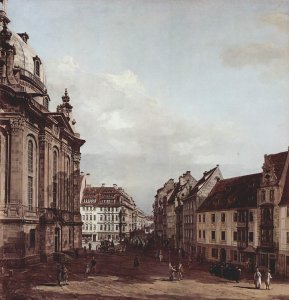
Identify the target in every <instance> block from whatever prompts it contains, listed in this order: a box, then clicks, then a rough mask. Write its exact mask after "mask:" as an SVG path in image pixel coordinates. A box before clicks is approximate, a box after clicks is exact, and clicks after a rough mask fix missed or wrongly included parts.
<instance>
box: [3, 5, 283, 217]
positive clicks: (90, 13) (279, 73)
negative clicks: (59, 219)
mask: <svg viewBox="0 0 289 300" xmlns="http://www.w3.org/2000/svg"><path fill="white" fill-rule="evenodd" d="M288 13H289V3H288V1H278V0H274V1H266V0H263V1H261V0H258V1H257V0H256V1H254V0H250V1H244V0H243V1H238V0H236V1H234V0H227V1H213V0H211V1H201V0H199V1H198V0H195V1H192V0H191V1H157V0H154V1H129V0H122V1H120V0H119V1H112V0H106V1H104V0H102V1H98V0H95V1H94V0H86V1H84V0H70V1H68V0H48V1H39V0H38V1H37V0H24V1H23V0H9V6H8V16H9V17H10V19H11V21H12V22H11V25H10V27H11V28H12V29H13V30H15V31H17V32H25V31H26V32H27V33H28V34H29V36H30V40H29V43H30V44H31V45H32V46H33V47H34V48H35V49H36V50H37V52H38V54H39V56H40V57H41V59H42V61H44V63H45V66H46V70H47V71H46V72H47V86H48V92H49V94H50V96H51V99H52V102H51V109H52V110H53V109H55V107H56V105H57V104H58V103H59V101H60V99H61V96H62V94H63V91H64V88H68V91H69V94H70V97H71V102H72V105H73V106H74V114H75V118H76V120H77V128H78V130H79V132H80V133H81V135H82V137H83V138H84V139H86V140H87V143H86V144H85V146H83V149H82V170H83V171H84V172H89V173H90V174H91V176H90V181H91V184H93V185H99V184H101V183H102V182H105V183H106V184H107V185H112V184H113V183H116V184H118V185H119V186H122V187H123V188H125V189H126V190H127V192H128V193H130V194H131V195H132V196H133V197H134V199H135V201H136V203H137V204H138V205H139V206H140V207H141V208H142V209H143V210H144V211H146V212H147V213H150V212H151V205H152V202H153V200H154V195H155V191H156V189H158V188H159V187H161V186H162V185H163V184H164V182H165V181H167V180H168V179H169V178H175V179H176V180H177V179H178V177H179V176H180V175H181V174H182V173H184V172H185V171H187V170H191V172H192V175H193V176H194V177H195V178H196V179H198V178H200V177H201V174H202V173H203V171H205V170H206V169H210V168H212V167H214V166H215V165H216V164H220V168H221V171H222V173H223V175H224V177H231V176H238V175H243V174H249V173H252V172H260V171H261V167H262V163H263V155H264V154H265V153H267V154H269V153H277V152H281V151H286V150H287V148H288V145H289V143H288V136H289V134H288V131H289V124H288V120H289V118H288V117H289V116H288V114H289V104H288V103H289V101H288V98H289V85H288V80H289V44H288V43H289V42H288V41H289V39H288V34H289V14H288Z"/></svg>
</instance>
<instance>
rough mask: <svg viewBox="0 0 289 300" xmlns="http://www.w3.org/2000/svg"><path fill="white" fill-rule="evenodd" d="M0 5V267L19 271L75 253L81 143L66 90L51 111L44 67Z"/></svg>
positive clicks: (78, 244) (78, 229)
mask: <svg viewBox="0 0 289 300" xmlns="http://www.w3.org/2000/svg"><path fill="white" fill-rule="evenodd" d="M0 5H1V7H2V10H0V165H1V168H0V260H3V261H5V262H6V263H8V264H18V265H19V264H25V263H28V262H32V261H33V262H36V261H39V260H40V259H42V260H47V259H50V258H52V256H53V253H55V252H61V251H66V250H70V249H75V248H80V247H81V225H82V223H81V215H80V211H79V202H80V201H79V176H80V171H79V166H80V147H81V146H82V145H83V144H84V142H85V141H84V140H82V139H81V138H80V136H79V134H78V133H77V131H76V129H75V123H76V121H75V120H74V118H73V114H72V108H73V107H72V105H71V102H70V97H69V95H68V93H67V90H65V93H64V95H63V97H62V101H61V103H60V105H58V106H57V110H56V112H54V111H50V110H49V104H50V97H49V95H48V91H47V89H46V78H45V71H44V66H43V62H42V60H41V59H40V57H39V56H38V55H37V53H36V52H35V51H34V50H33V49H32V47H31V46H30V45H29V42H28V39H29V36H28V34H27V33H15V32H12V31H10V29H9V28H8V23H9V22H10V20H9V19H8V17H7V15H6V12H5V8H6V6H7V0H2V1H1V3H0ZM0 9H1V8H0ZM32 17H33V16H32ZM43 38H45V37H43Z"/></svg>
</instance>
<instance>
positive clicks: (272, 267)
mask: <svg viewBox="0 0 289 300" xmlns="http://www.w3.org/2000/svg"><path fill="white" fill-rule="evenodd" d="M275 263H276V259H275V258H270V259H269V269H270V270H271V273H273V274H274V273H275Z"/></svg>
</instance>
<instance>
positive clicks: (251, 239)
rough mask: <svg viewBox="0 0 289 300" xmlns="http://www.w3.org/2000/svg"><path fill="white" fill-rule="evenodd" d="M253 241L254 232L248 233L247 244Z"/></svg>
mask: <svg viewBox="0 0 289 300" xmlns="http://www.w3.org/2000/svg"><path fill="white" fill-rule="evenodd" d="M253 241H254V232H249V242H253Z"/></svg>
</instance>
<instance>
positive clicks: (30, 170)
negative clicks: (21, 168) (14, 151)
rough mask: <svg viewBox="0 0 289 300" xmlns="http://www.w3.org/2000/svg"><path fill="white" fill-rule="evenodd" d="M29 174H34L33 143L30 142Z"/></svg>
mask: <svg viewBox="0 0 289 300" xmlns="http://www.w3.org/2000/svg"><path fill="white" fill-rule="evenodd" d="M27 164H28V172H29V173H33V143H32V141H31V140H29V141H28V162H27Z"/></svg>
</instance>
